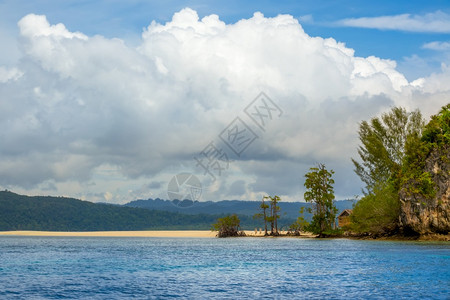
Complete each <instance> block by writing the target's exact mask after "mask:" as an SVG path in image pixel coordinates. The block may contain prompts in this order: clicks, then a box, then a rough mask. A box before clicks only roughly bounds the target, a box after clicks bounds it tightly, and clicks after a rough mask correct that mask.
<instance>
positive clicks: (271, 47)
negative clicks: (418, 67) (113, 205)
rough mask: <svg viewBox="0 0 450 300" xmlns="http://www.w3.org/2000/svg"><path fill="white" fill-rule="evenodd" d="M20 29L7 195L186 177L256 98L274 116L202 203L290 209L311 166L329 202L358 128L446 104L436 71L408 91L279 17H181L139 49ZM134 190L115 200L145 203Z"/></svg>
mask: <svg viewBox="0 0 450 300" xmlns="http://www.w3.org/2000/svg"><path fill="white" fill-rule="evenodd" d="M18 25H19V29H20V37H19V42H20V47H21V50H22V52H23V56H22V59H21V61H20V63H19V64H18V65H17V66H15V67H14V68H6V67H3V66H0V91H1V99H0V126H1V128H2V131H1V132H0V141H1V142H0V185H3V186H5V187H21V188H24V189H27V188H33V187H36V186H42V185H44V184H45V185H46V186H48V185H52V186H55V187H56V188H59V189H61V190H59V192H60V193H65V191H64V190H63V189H64V187H65V186H67V183H70V182H89V181H92V180H93V179H92V175H93V173H94V172H95V170H98V169H99V168H101V167H102V166H111V167H113V168H114V169H115V170H116V173H115V174H116V175H117V174H119V175H120V176H123V179H124V180H125V181H126V180H130V182H131V180H135V179H138V178H144V179H145V180H147V181H148V182H164V181H165V180H167V178H168V176H169V175H170V174H174V173H176V172H177V171H180V170H183V169H186V170H187V171H193V172H194V171H196V169H195V164H194V163H193V159H192V157H193V156H194V155H196V154H197V153H198V152H199V151H201V150H202V149H203V148H204V147H205V146H206V145H207V144H208V143H209V142H210V141H211V140H214V139H215V138H216V137H217V135H218V134H219V133H220V132H221V131H222V130H223V128H225V126H227V125H228V123H229V122H231V121H232V120H233V119H234V117H236V116H238V115H242V110H243V108H244V107H245V106H246V105H247V104H248V103H249V102H250V101H252V100H253V98H254V97H255V96H256V95H258V94H259V92H261V91H263V92H265V93H266V94H268V95H269V96H270V97H271V98H272V99H273V100H274V101H275V102H276V103H277V104H278V105H279V106H280V107H281V108H282V110H283V111H284V114H283V116H282V117H281V118H280V119H278V120H275V121H274V122H273V123H272V124H271V126H270V127H268V128H267V131H266V132H258V134H259V135H260V137H261V138H260V139H258V140H257V141H256V142H255V143H254V144H252V145H251V146H250V147H249V148H248V149H247V151H246V152H245V155H244V156H243V157H242V158H241V159H237V161H235V162H234V163H233V166H232V169H230V170H229V172H228V173H227V174H224V175H223V176H222V177H221V178H220V181H219V182H215V183H214V184H213V186H212V188H211V189H210V190H208V191H206V192H205V195H206V197H207V198H209V199H211V200H213V199H219V198H229V197H234V198H237V197H239V198H254V197H256V195H258V193H263V192H268V193H278V194H282V195H284V196H286V197H287V198H292V199H294V198H296V197H297V198H301V196H300V195H301V188H300V185H301V183H302V182H301V181H302V175H303V174H304V172H305V171H306V170H307V168H309V167H310V166H311V165H312V164H314V163H315V162H319V161H320V162H324V163H326V164H328V165H330V166H331V167H333V168H334V169H335V171H336V176H337V186H338V187H337V192H338V194H339V195H341V196H348V195H353V194H355V193H357V192H358V191H359V188H360V185H359V184H358V183H357V182H356V180H355V179H356V178H355V176H354V175H353V174H352V172H351V169H352V167H351V163H350V156H351V155H355V151H354V150H355V148H356V145H357V142H358V141H357V134H356V130H357V127H358V123H359V122H360V121H361V120H364V119H367V118H369V117H371V116H374V115H376V114H378V113H380V112H382V111H386V110H387V109H389V107H391V106H394V105H401V106H404V107H406V108H408V109H416V108H420V109H421V110H422V111H423V112H424V113H425V115H427V116H428V115H430V114H432V113H436V112H437V111H438V110H439V108H440V106H442V105H444V104H446V103H447V102H448V101H449V100H448V99H449V97H448V96H449V93H450V91H449V90H450V87H449V85H448V78H449V77H450V70H449V68H447V67H446V66H443V68H442V72H441V73H439V74H433V75H432V76H431V77H429V78H422V79H419V80H416V81H415V82H413V83H410V82H408V81H407V80H406V79H405V77H404V76H403V75H402V74H401V73H400V72H398V71H397V70H396V63H395V62H394V61H390V60H385V59H382V58H378V57H367V58H363V57H356V56H355V55H354V51H353V50H352V49H350V48H347V47H346V46H345V44H344V43H341V42H337V41H336V40H334V39H332V38H327V39H324V38H321V37H311V36H309V35H308V34H307V33H305V32H304V30H303V29H302V27H301V25H300V24H299V23H298V21H297V20H296V19H295V18H293V17H292V16H289V15H280V16H277V17H275V18H266V17H264V16H263V15H262V14H261V13H255V14H254V16H253V17H252V18H249V19H244V20H241V21H239V22H237V23H235V24H225V23H224V22H222V21H221V20H220V18H219V17H218V16H217V15H210V16H206V17H204V18H202V19H199V17H198V15H197V13H196V12H195V11H193V10H191V9H189V8H186V9H183V10H181V11H180V12H177V13H175V14H174V16H173V18H172V20H171V21H170V22H167V23H166V24H159V23H156V22H152V23H151V24H150V25H149V26H148V28H146V29H145V30H144V32H143V33H142V40H141V44H140V45H139V46H138V47H137V48H134V47H131V46H129V45H127V44H126V43H125V42H124V41H122V40H120V39H107V38H104V37H102V36H86V35H84V34H83V33H79V32H71V31H70V30H69V29H67V28H66V27H65V26H64V25H63V24H57V25H51V24H50V23H49V22H48V21H47V19H46V17H45V16H38V15H33V14H30V15H27V16H25V17H24V18H23V19H22V20H20V21H19V23H18ZM197 171H198V172H200V174H201V170H197ZM96 180H103V181H104V183H105V182H108V180H111V182H116V181H115V180H117V178H108V177H107V176H103V177H102V178H101V179H98V178H97V179H96ZM133 182H134V183H133V185H134V186H132V185H131V184H130V187H128V188H127V189H126V192H123V193H124V194H123V195H122V197H123V198H124V199H125V198H126V197H127V195H128V196H129V195H136V193H135V192H136V190H139V191H142V196H145V193H146V192H148V190H145V189H143V188H142V186H139V187H136V186H135V182H136V181H133ZM99 186H100V184H99ZM101 186H102V188H104V185H101ZM146 186H152V187H154V188H156V186H155V185H149V184H147V185H146ZM157 186H158V188H159V189H160V190H159V191H154V194H156V195H159V196H164V195H163V194H161V193H162V192H163V190H164V188H165V187H164V184H158V185H157ZM233 187H234V188H233ZM237 187H239V188H237ZM99 189H100V187H99ZM277 189H278V190H277ZM71 192H73V191H71ZM97 192H99V193H102V192H105V193H106V192H107V191H106V190H103V191H101V190H99V191H97ZM80 193H82V192H81V191H80ZM127 193H128V194H127ZM158 193H159V194H158ZM108 195H109V196H108V198H111V194H108Z"/></svg>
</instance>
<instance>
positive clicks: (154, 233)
mask: <svg viewBox="0 0 450 300" xmlns="http://www.w3.org/2000/svg"><path fill="white" fill-rule="evenodd" d="M2 235H15V236H78V237H180V238H183V237H186V238H213V237H215V236H216V233H215V232H212V231H209V230H149V231H91V232H64V231H1V232H0V236H2Z"/></svg>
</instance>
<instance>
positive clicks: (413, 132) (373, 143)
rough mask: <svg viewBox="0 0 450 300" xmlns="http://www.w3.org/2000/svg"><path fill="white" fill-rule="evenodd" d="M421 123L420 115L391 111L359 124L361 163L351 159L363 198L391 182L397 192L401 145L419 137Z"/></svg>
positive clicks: (402, 149) (398, 108) (418, 112)
mask: <svg viewBox="0 0 450 300" xmlns="http://www.w3.org/2000/svg"><path fill="white" fill-rule="evenodd" d="M423 126H424V121H423V119H422V115H421V113H420V111H418V110H416V111H413V112H406V110H405V109H404V108H400V107H394V108H392V109H391V111H390V112H388V113H385V114H383V115H382V116H381V118H378V117H375V118H372V119H371V120H370V123H369V122H367V121H363V122H361V124H360V127H359V132H358V133H359V139H360V141H361V144H362V145H361V146H359V148H358V154H359V156H360V158H361V160H362V163H359V162H357V161H356V160H355V159H353V158H352V162H353V164H354V166H355V172H356V174H357V175H358V176H359V177H360V178H361V180H362V181H363V182H364V183H365V184H366V190H365V191H364V194H370V193H373V190H374V188H375V187H376V186H379V184H380V183H383V182H384V183H387V182H388V181H391V182H392V184H394V188H395V189H397V190H398V188H399V181H398V177H399V172H400V169H401V164H402V161H403V158H404V155H405V145H406V142H407V140H408V139H410V138H411V137H414V136H416V137H418V136H420V135H421V132H422V129H423Z"/></svg>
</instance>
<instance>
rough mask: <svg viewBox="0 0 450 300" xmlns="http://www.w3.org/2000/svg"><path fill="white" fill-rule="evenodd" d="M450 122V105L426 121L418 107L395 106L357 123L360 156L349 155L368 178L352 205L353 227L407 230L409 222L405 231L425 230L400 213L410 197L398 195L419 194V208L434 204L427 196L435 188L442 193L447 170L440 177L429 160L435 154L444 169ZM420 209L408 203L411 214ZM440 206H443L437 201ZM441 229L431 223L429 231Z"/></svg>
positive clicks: (387, 231) (433, 193)
mask: <svg viewBox="0 0 450 300" xmlns="http://www.w3.org/2000/svg"><path fill="white" fill-rule="evenodd" d="M449 128H450V105H447V106H445V107H443V108H442V110H441V111H440V113H439V114H438V115H436V116H433V117H432V118H431V120H430V122H429V123H428V124H427V125H426V126H424V122H423V120H422V117H421V114H420V112H419V111H415V112H411V113H408V112H406V110H404V109H402V108H396V107H395V108H393V109H392V110H391V111H390V112H389V113H386V114H383V115H382V116H381V118H373V119H372V120H371V121H370V123H369V122H366V121H364V122H362V123H361V125H360V130H359V137H360V140H361V143H362V145H361V146H360V147H359V149H358V153H359V156H360V158H361V160H362V162H361V163H360V162H357V161H356V160H353V163H354V165H355V172H356V173H357V174H358V175H359V176H360V178H361V180H362V181H363V182H365V183H366V190H365V196H364V197H363V198H362V199H361V200H360V201H358V203H357V204H356V205H355V207H354V210H353V214H352V216H351V219H352V224H351V228H350V229H351V230H353V231H356V232H370V233H374V234H390V233H394V232H396V231H398V230H403V232H404V233H406V232H405V231H404V230H405V228H409V231H408V232H409V233H413V234H418V233H422V232H427V230H425V231H423V230H418V229H417V228H418V227H417V226H416V229H414V228H412V227H411V226H409V225H408V222H410V220H408V217H404V214H405V210H406V209H409V210H411V207H410V206H411V203H409V204H408V207H407V208H406V206H405V201H404V200H402V199H401V198H408V197H410V198H411V197H412V198H414V199H419V198H421V199H424V200H423V201H421V202H420V203H414V204H415V205H416V204H417V205H418V206H419V210H420V206H422V208H427V209H428V210H430V209H431V210H432V209H435V207H434V206H436V205H434V204H432V203H431V202H430V203H426V202H427V200H426V199H428V200H430V199H434V197H435V196H436V193H437V192H440V194H445V191H446V190H447V189H448V181H446V180H445V178H446V177H445V176H448V174H443V175H444V177H442V176H440V178H441V179H439V174H434V173H433V172H432V171H431V170H430V167H429V166H427V164H429V162H430V158H431V156H437V157H438V158H437V159H434V162H433V164H434V168H435V169H436V168H437V170H438V171H436V172H437V173H439V172H448V171H446V170H447V169H448V165H449V160H448V151H449V141H450V130H449ZM440 165H442V166H443V167H440ZM445 166H447V168H446V167H445ZM442 170H444V171H442ZM432 173H433V174H432ZM442 178H444V180H442ZM438 179H439V180H440V181H442V182H441V184H440V185H441V186H437V184H436V182H437V181H439V180H438ZM439 201H441V200H437V201H435V202H438V203H439ZM410 202H411V201H410ZM419 210H417V206H414V207H413V208H412V211H413V212H414V211H415V212H414V213H413V214H414V215H418V214H420V211H419ZM438 210H441V211H442V210H447V208H444V206H443V205H441V206H440V207H438ZM446 215H447V212H445V211H444V214H441V216H440V217H439V218H442V216H444V218H445V216H446ZM427 218H428V217H427ZM425 219H426V218H424V220H425ZM424 220H421V221H419V222H425V221H424ZM444 222H445V220H444ZM437 223H439V220H438V221H437ZM424 226H428V224H424ZM433 226H435V227H438V226H439V225H437V226H436V225H433ZM419 227H420V226H419ZM441 231H442V230H437V231H433V230H432V229H430V232H441ZM444 231H445V230H444Z"/></svg>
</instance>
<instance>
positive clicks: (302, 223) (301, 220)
mask: <svg viewBox="0 0 450 300" xmlns="http://www.w3.org/2000/svg"><path fill="white" fill-rule="evenodd" d="M299 213H300V216H299V217H298V218H297V220H296V221H295V222H294V223H293V224H291V225H290V226H289V231H290V232H293V233H294V235H300V232H301V231H304V230H305V228H307V227H308V225H309V222H308V221H306V219H305V215H304V213H305V207H304V206H302V207H300V211H299Z"/></svg>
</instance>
